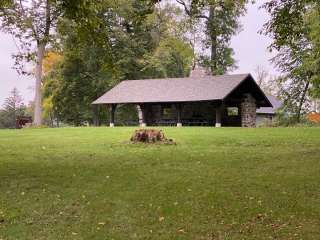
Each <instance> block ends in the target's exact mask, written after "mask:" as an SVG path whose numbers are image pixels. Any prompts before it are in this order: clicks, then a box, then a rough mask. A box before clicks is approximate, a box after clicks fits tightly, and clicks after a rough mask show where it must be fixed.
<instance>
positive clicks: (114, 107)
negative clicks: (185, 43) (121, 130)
mask: <svg viewBox="0 0 320 240" xmlns="http://www.w3.org/2000/svg"><path fill="white" fill-rule="evenodd" d="M116 107H117V104H111V106H110V127H114V114H115V112H116Z"/></svg>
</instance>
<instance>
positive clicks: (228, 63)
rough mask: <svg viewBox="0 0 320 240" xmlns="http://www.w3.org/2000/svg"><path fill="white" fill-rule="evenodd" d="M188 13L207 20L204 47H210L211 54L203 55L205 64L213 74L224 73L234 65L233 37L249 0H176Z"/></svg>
mask: <svg viewBox="0 0 320 240" xmlns="http://www.w3.org/2000/svg"><path fill="white" fill-rule="evenodd" d="M176 1H177V2H178V3H179V4H181V5H182V6H183V7H184V9H185V12H186V13H187V14H188V15H189V16H190V17H191V18H194V19H198V20H200V21H201V20H202V21H204V23H205V40H204V41H203V48H204V49H205V50H209V51H210V54H209V56H208V55H207V54H202V55H201V56H200V59H201V61H202V62H203V64H204V65H206V66H207V67H208V68H210V69H211V72H212V74H214V75H217V74H224V73H226V72H227V71H228V70H231V69H233V68H235V60H234V59H233V57H232V55H233V49H232V48H231V47H230V41H231V37H232V36H233V35H235V34H236V33H237V32H238V31H239V30H240V27H241V24H240V22H239V17H240V16H241V15H242V14H244V13H245V4H246V3H247V2H248V1H247V0H239V1H233V0H201V1H196V0H189V1H188V0H176Z"/></svg>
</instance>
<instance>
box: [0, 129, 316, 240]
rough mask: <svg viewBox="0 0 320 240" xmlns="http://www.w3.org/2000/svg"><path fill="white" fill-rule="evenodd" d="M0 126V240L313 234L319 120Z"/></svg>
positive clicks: (293, 236)
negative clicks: (145, 131) (135, 135)
mask: <svg viewBox="0 0 320 240" xmlns="http://www.w3.org/2000/svg"><path fill="white" fill-rule="evenodd" d="M134 129H135V128H113V129H111V128H104V127H101V128H64V129H25V130H1V131H0V239H2V240H11V239H12V240H13V239H23V240H27V239H32V240H35V239H46V240H51V239H52V240H53V239H55V240H56V239H59V240H60V239H75V240H76V239H97V240H100V239H114V240H118V239H192V240H197V239H320V128H265V129H264V128H257V129H241V128H221V129H217V128H191V127H190V128H179V129H178V128H163V129H164V132H165V134H166V135H167V137H169V138H173V139H174V140H175V141H176V142H177V145H144V144H130V143H128V139H129V138H130V135H131V134H132V132H133V131H134Z"/></svg>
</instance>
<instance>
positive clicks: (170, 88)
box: [93, 74, 271, 106]
mask: <svg viewBox="0 0 320 240" xmlns="http://www.w3.org/2000/svg"><path fill="white" fill-rule="evenodd" d="M246 79H251V80H253V78H252V77H251V75H250V74H235V75H221V76H205V77H201V78H199V77H189V78H165V79H144V80H126V81H122V82H120V83H119V84H118V85H116V86H115V87H114V88H112V89H111V90H109V91H108V92H106V93H105V94H104V95H102V96H101V97H100V98H98V99H97V100H95V101H94V102H93V104H116V103H156V102H157V103H160V102H194V101H212V100H223V99H225V98H226V97H227V96H228V95H229V94H230V93H231V92H232V91H233V90H235V89H236V88H237V86H239V85H240V84H241V83H242V82H243V81H245V80H246ZM253 81H254V80H253ZM257 88H258V89H259V87H258V86H257ZM259 90H260V89H259ZM261 93H262V95H263V96H264V93H263V92H262V91H261ZM266 101H267V102H268V100H266ZM270 106H271V105H270Z"/></svg>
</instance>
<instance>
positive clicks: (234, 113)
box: [227, 107, 239, 116]
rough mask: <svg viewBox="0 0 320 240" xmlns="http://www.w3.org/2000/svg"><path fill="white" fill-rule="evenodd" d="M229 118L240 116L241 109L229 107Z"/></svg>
mask: <svg viewBox="0 0 320 240" xmlns="http://www.w3.org/2000/svg"><path fill="white" fill-rule="evenodd" d="M227 111H228V116H239V108H237V107H228V108H227Z"/></svg>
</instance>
